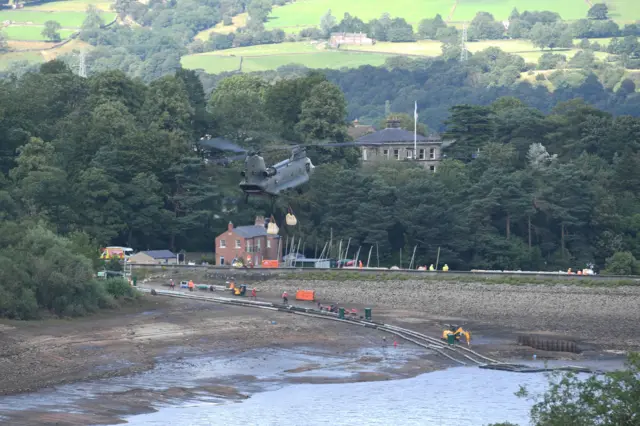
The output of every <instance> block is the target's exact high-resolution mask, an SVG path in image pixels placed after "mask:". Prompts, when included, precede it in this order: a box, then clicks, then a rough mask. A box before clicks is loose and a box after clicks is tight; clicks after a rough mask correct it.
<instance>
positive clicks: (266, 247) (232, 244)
mask: <svg viewBox="0 0 640 426" xmlns="http://www.w3.org/2000/svg"><path fill="white" fill-rule="evenodd" d="M279 241H280V236H279V235H270V234H267V228H266V226H265V220H264V217H262V216H258V217H256V220H255V223H254V224H253V225H249V226H238V227H235V228H234V227H233V223H231V222H229V225H228V227H227V230H226V231H225V232H223V233H222V234H220V235H218V236H217V237H216V243H215V244H216V246H215V252H216V264H217V265H230V264H231V261H232V260H233V259H234V258H238V259H242V260H243V261H244V264H245V265H248V264H250V263H251V264H253V265H255V266H260V265H261V264H262V261H263V260H279V259H281V258H282V249H283V247H282V244H278V242H279ZM278 249H279V250H280V252H278Z"/></svg>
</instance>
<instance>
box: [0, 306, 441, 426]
mask: <svg viewBox="0 0 640 426" xmlns="http://www.w3.org/2000/svg"><path fill="white" fill-rule="evenodd" d="M382 336H383V334H382V333H380V332H378V331H376V330H372V329H365V328H363V327H353V326H350V325H345V324H342V323H337V322H334V321H322V320H318V319H315V318H307V317H299V316H293V315H287V314H283V313H280V312H274V311H269V310H262V309H251V308H241V307H235V306H226V305H218V304H213V303H208V302H198V301H192V300H182V299H169V298H164V297H160V296H155V297H154V296H150V295H147V296H145V297H143V298H142V302H141V303H140V305H139V306H129V307H127V308H124V309H121V310H119V311H116V312H111V313H102V314H100V315H96V316H93V317H88V318H82V319H77V320H46V321H38V322H17V321H3V322H2V326H1V329H0V339H1V341H2V342H3V345H2V349H0V351H1V352H0V378H1V379H0V393H1V394H2V395H5V397H0V418H2V419H3V420H8V421H11V422H12V423H13V424H23V425H29V424H34V425H36V424H43V423H55V424H57V425H89V424H116V423H120V422H121V418H122V416H126V415H131V414H137V413H146V412H152V411H154V410H155V409H154V406H156V405H157V404H162V403H167V404H179V403H180V402H183V401H192V400H198V399H200V400H211V399H212V398H213V399H214V400H241V399H245V398H247V396H248V395H249V394H252V393H253V392H256V391H259V390H263V389H264V388H265V386H272V385H279V386H281V385H283V384H287V383H288V384H305V383H306V384H316V383H321V384H326V383H351V382H367V381H379V380H391V379H397V378H406V377H413V376H416V375H418V374H421V373H425V372H429V371H435V370H439V369H443V368H446V367H448V366H450V364H449V363H448V362H447V360H446V359H443V358H441V357H439V356H437V355H435V354H433V353H430V352H429V351H425V350H423V349H422V348H418V347H415V346H413V345H407V344H405V343H404V342H400V344H399V346H398V347H397V348H394V347H393V346H392V339H390V338H389V337H387V338H388V339H390V341H389V342H388V343H387V344H385V343H384V342H383V340H382ZM265 371H266V372H268V374H266V373H265ZM265 374H266V376H265ZM123 383H127V385H126V386H123V385H122V384H123ZM65 384H69V385H68V386H64V385H65ZM61 389H62V390H61ZM78 389H82V391H78ZM37 390H40V391H39V392H38V393H36V394H34V393H31V392H34V391H37ZM27 392H29V393H27ZM59 394H62V396H63V397H61V398H62V399H61V400H60V401H58V400H56V399H55V398H54V397H53V396H55V395H59ZM9 395H14V396H9ZM52 398H53V399H52ZM33 401H42V403H43V404H44V405H35V406H33V405H32V403H33ZM60 405H66V406H67V407H73V410H70V409H69V410H66V412H64V413H60V412H58V408H57V407H59V406H60ZM16 407H20V410H15V408H16ZM71 411H74V412H71Z"/></svg>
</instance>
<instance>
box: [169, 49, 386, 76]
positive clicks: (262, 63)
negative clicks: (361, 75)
mask: <svg viewBox="0 0 640 426" xmlns="http://www.w3.org/2000/svg"><path fill="white" fill-rule="evenodd" d="M232 50H236V49H232ZM249 53H251V52H249ZM240 56H243V58H244V60H243V62H242V71H243V72H254V71H268V70H275V69H277V68H279V67H281V66H284V65H292V64H298V65H304V66H306V67H308V68H332V69H339V68H343V67H344V68H357V67H359V66H362V65H373V66H380V65H383V64H384V62H385V60H386V59H387V58H388V57H391V56H394V55H388V54H382V53H359V52H336V51H315V52H314V51H312V52H307V53H281V54H266V55H256V56H244V55H236V56H229V55H216V54H207V53H201V54H196V55H187V56H184V57H183V58H182V61H181V62H182V66H183V67H185V68H187V69H203V70H205V71H206V72H208V73H210V74H219V73H222V72H227V71H236V70H238V68H239V66H240Z"/></svg>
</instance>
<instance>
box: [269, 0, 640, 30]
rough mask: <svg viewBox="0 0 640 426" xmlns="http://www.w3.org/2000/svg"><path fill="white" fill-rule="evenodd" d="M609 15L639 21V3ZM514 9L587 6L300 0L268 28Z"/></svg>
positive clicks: (570, 10)
mask: <svg viewBox="0 0 640 426" xmlns="http://www.w3.org/2000/svg"><path fill="white" fill-rule="evenodd" d="M606 3H607V5H608V6H609V8H610V11H611V12H610V15H611V17H612V18H613V19H615V20H617V21H620V22H633V21H635V20H637V19H640V1H638V0H608V1H606ZM514 7H516V8H518V10H519V11H520V12H522V11H525V10H550V11H553V12H558V13H559V14H560V16H562V18H563V19H565V20H574V19H580V18H586V15H587V11H588V10H589V6H588V4H587V2H585V1H584V0H561V1H558V0H536V1H535V2H532V1H525V0H457V1H456V0H422V1H419V2H416V1H412V0H395V1H393V2H389V1H383V0H342V1H340V0H300V1H296V2H294V3H291V4H287V5H284V6H282V7H279V8H276V9H274V10H273V12H272V13H271V15H270V17H269V21H268V22H267V24H266V27H267V28H295V27H300V28H304V27H308V26H313V25H316V26H318V25H319V24H320V19H321V17H322V15H324V14H325V13H326V12H327V11H328V10H329V9H330V10H331V13H332V14H333V16H335V17H336V19H338V20H340V19H341V18H342V16H343V15H344V13H345V12H348V13H350V14H351V15H352V16H357V17H359V18H360V19H362V20H364V21H369V20H371V19H373V18H378V17H380V15H382V14H383V13H385V12H387V13H389V14H390V15H391V16H392V17H402V18H405V19H406V20H407V22H409V23H413V24H417V23H418V22H420V20H422V19H424V18H432V17H434V16H435V15H436V14H438V13H439V14H440V15H442V17H443V19H445V20H449V21H450V22H462V21H470V20H472V19H473V17H474V16H475V15H476V13H477V12H479V11H485V12H489V13H491V14H493V15H494V17H495V18H496V19H498V20H503V19H507V18H508V17H509V14H510V13H511V11H512V10H513V8H514Z"/></svg>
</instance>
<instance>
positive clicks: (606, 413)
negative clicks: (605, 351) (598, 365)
mask: <svg viewBox="0 0 640 426" xmlns="http://www.w3.org/2000/svg"><path fill="white" fill-rule="evenodd" d="M547 377H548V380H549V385H550V386H549V388H548V389H547V390H546V391H545V392H544V393H543V394H541V395H531V394H530V393H529V391H528V390H527V389H526V387H521V388H520V391H519V392H518V393H516V395H518V396H519V397H522V398H532V399H533V400H534V402H535V403H534V405H533V407H532V408H531V414H530V415H531V422H532V424H535V425H537V426H555V425H576V426H577V425H580V426H596V425H634V424H637V423H638V421H639V420H640V419H639V417H640V355H638V354H637V353H630V354H629V355H628V357H627V362H626V366H625V368H624V369H623V370H620V371H613V372H607V373H605V374H603V375H601V376H598V375H595V374H594V375H591V376H590V377H589V378H587V379H586V380H583V379H582V378H580V377H578V376H577V374H576V373H573V372H570V373H562V372H557V373H552V374H549V375H548V376H547Z"/></svg>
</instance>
